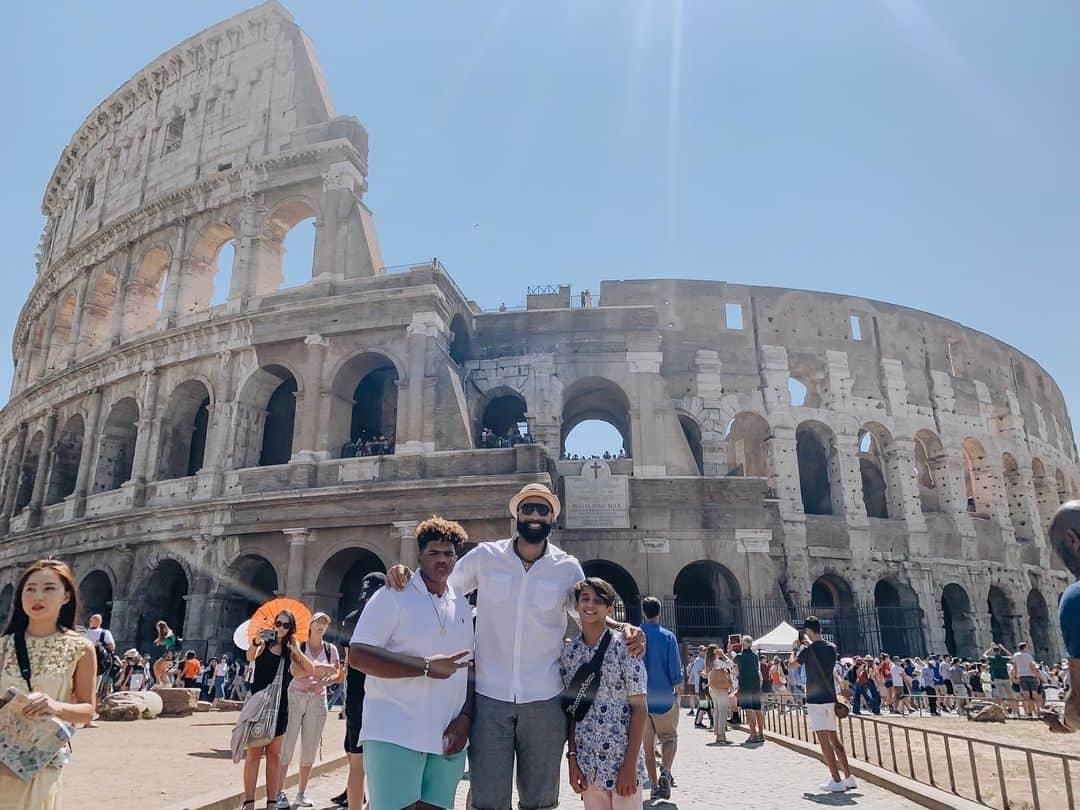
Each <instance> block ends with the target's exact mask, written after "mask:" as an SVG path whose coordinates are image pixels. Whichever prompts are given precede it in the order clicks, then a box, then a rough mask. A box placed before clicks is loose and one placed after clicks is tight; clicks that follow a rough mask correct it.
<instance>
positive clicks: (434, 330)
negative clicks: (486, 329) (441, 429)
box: [395, 312, 445, 454]
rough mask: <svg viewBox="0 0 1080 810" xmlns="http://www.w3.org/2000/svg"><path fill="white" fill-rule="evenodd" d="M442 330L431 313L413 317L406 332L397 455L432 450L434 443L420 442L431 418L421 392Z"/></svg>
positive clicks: (423, 391) (420, 313) (399, 401)
mask: <svg viewBox="0 0 1080 810" xmlns="http://www.w3.org/2000/svg"><path fill="white" fill-rule="evenodd" d="M444 328H445V324H444V323H443V320H442V318H441V317H440V316H439V315H438V314H437V313H435V312H414V313H413V316H412V323H411V324H410V325H409V328H408V336H409V351H408V370H407V372H406V373H407V377H406V379H405V380H399V381H398V425H397V434H396V436H395V452H397V453H400V454H411V453H430V452H434V450H435V443H434V441H430V442H425V441H424V427H425V423H429V422H430V421H431V419H433V418H434V413H430V414H426V413H425V410H427V409H426V408H425V396H424V393H425V390H424V389H425V383H426V374H427V359H428V353H429V351H430V350H431V349H432V348H433V347H434V345H435V341H436V339H437V337H438V335H439V332H440V331H444ZM432 404H434V403H432ZM425 417H429V418H427V419H425Z"/></svg>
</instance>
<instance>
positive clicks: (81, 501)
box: [73, 388, 104, 517]
mask: <svg viewBox="0 0 1080 810" xmlns="http://www.w3.org/2000/svg"><path fill="white" fill-rule="evenodd" d="M103 397H104V394H103V392H102V390H101V389H100V388H97V389H95V390H94V392H93V393H92V394H91V395H90V409H89V412H88V414H87V419H86V432H85V434H84V436H85V439H84V441H83V448H82V456H81V457H80V458H79V472H78V475H77V476H76V479H75V492H74V494H73V500H74V502H75V504H74V510H75V511H74V515H75V517H82V516H83V515H84V514H86V494H87V492H88V491H89V489H90V475H91V474H92V472H93V470H94V469H96V467H97V464H96V462H97V452H98V445H99V442H100V438H101V433H100V426H99V422H100V421H101V404H102V399H103Z"/></svg>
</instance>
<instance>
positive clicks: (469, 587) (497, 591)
mask: <svg viewBox="0 0 1080 810" xmlns="http://www.w3.org/2000/svg"><path fill="white" fill-rule="evenodd" d="M583 579H585V573H584V571H582V570H581V563H579V562H578V561H577V559H576V558H575V557H572V556H571V555H569V554H567V553H566V552H565V551H563V550H562V549H559V548H556V547H555V546H553V545H551V543H548V546H547V551H546V552H544V556H542V557H540V558H539V559H538V560H537V561H536V562H535V563H533V565H532V567H531V568H530V569H529V570H528V571H526V570H525V566H524V564H523V563H522V561H521V558H520V557H518V555H517V553H516V552H515V551H514V547H513V539H512V538H511V539H510V540H499V541H496V542H493V543H481V544H480V545H478V546H477V547H476V548H474V549H473V550H472V551H470V552H469V553H468V554H466V555H465V556H464V557H462V558H461V559H460V560H458V562H457V565H456V566H455V567H454V571H453V573H452V574H451V575H450V580H449V582H450V584H451V585H452V586H453V587H454V589H455V590H457V591H458V592H459V593H469V592H470V591H473V590H476V591H477V597H478V601H477V603H476V691H477V692H479V693H480V694H481V695H484V696H485V697H489V698H493V699H494V700H502V701H505V702H507V703H532V702H534V701H537V700H548V699H550V698H553V697H555V696H556V695H558V694H559V693H560V692H561V691H562V688H563V686H562V678H561V677H560V675H559V656H560V654H561V653H562V648H563V638H564V637H565V636H566V621H567V616H575V615H576V611H575V605H574V592H573V589H574V586H575V585H576V584H577V583H579V582H581V581H582V580H583Z"/></svg>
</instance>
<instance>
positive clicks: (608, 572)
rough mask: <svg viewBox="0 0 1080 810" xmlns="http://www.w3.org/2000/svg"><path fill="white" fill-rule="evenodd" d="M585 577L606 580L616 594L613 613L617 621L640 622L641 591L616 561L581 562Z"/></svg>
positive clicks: (628, 573)
mask: <svg viewBox="0 0 1080 810" xmlns="http://www.w3.org/2000/svg"><path fill="white" fill-rule="evenodd" d="M581 568H582V570H583V571H584V572H585V576H587V577H600V579H603V580H606V581H607V582H608V583H609V584H610V585H611V587H613V588H614V589H615V593H617V594H618V597H619V598H618V601H617V602H616V604H615V610H614V615H615V618H617V619H618V620H619V621H627V622H630V623H631V624H635V625H637V624H641V591H640V590H638V586H637V582H635V581H634V577H633V576H632V575H631V574H630V572H629V571H627V570H626V569H625V568H623V567H622V566H621V565H619V564H618V563H613V562H611V561H610V560H588V561H586V562H583V563H582V564H581Z"/></svg>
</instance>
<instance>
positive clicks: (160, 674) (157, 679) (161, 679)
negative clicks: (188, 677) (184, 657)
mask: <svg viewBox="0 0 1080 810" xmlns="http://www.w3.org/2000/svg"><path fill="white" fill-rule="evenodd" d="M156 627H157V638H155V639H154V646H155V647H161V650H162V653H161V657H160V658H158V659H157V661H155V662H154V684H155V685H156V686H167V685H168V684H167V683H166V682H165V673H167V672H168V671H169V667H171V666H172V663H173V661H174V659H175V658H176V647H177V645H178V644H179V643H180V640H179V639H178V638H177V637H176V633H174V632H173V630H172V628H171V627H169V625H168V624H166V623H165V622H164V621H159V622H158V623H157V625H156Z"/></svg>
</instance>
